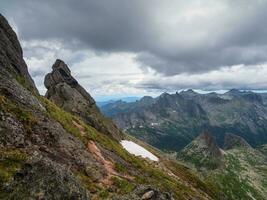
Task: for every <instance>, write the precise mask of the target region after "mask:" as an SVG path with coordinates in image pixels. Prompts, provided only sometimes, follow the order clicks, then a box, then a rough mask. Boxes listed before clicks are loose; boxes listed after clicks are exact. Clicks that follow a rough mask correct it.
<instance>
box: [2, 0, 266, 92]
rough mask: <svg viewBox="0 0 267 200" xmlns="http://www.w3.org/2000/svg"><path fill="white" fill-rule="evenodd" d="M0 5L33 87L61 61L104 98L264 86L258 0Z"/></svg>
mask: <svg viewBox="0 0 267 200" xmlns="http://www.w3.org/2000/svg"><path fill="white" fill-rule="evenodd" d="M0 6H1V8H0V9H1V13H3V14H4V15H5V16H6V17H7V18H8V19H9V21H10V22H12V24H13V26H14V28H16V30H17V32H18V34H19V37H20V38H21V40H22V41H23V49H24V55H25V59H26V62H27V63H28V65H29V68H30V71H31V74H32V75H33V77H34V78H35V80H37V85H38V86H40V87H43V86H42V81H41V79H43V76H44V74H45V73H47V72H48V71H49V70H50V66H51V65H52V62H53V61H54V60H55V59H56V58H57V57H60V58H63V59H65V61H66V62H67V63H68V64H69V65H70V66H71V67H72V66H73V69H72V70H73V71H74V73H75V75H77V77H80V78H81V79H82V81H83V83H85V84H86V85H87V87H88V88H93V89H95V90H98V91H100V90H101V87H103V88H105V89H104V90H110V93H114V92H116V91H115V88H116V89H117V91H118V90H121V91H123V92H125V91H131V92H134V93H142V92H143V93H144V90H146V91H148V90H149V91H151V90H161V91H162V90H167V89H168V90H169V89H170V90H176V89H177V90H178V89H183V88H198V89H214V90H215V89H225V88H232V87H237V88H252V89H267V84H265V82H264V80H265V79H267V74H266V70H265V69H266V66H267V65H266V62H267V26H266V25H265V20H266V19H267V1H264V0H235V1H233V0H218V1H214V0H205V1H199V0H191V1H182V0H170V1H162V0H146V1H144V0H133V1H125V0H97V1H96V0H75V1H74V0H46V1H43V0H23V1H21V0H4V1H1V3H0ZM90 59H91V60H90ZM114 59H118V60H116V61H115V60H114ZM40 66H41V67H40ZM44 66H45V67H44ZM95 68H96V69H95ZM107 69H109V70H108V73H109V74H106V75H105V74H103V73H102V74H101V72H104V71H106V70H107ZM128 69H130V70H128ZM129 73H131V74H134V75H131V76H130V75H128V74H129ZM231 73H235V75H234V76H232V75H231ZM250 74H253V75H254V77H257V80H254V79H253V80H251V79H250V76H249V75H250ZM85 77H87V78H85ZM237 77H238V78H237ZM96 78H98V80H101V81H99V82H98V83H97V84H91V85H90V82H92V79H94V81H95V82H97V80H96ZM89 79H90V80H89ZM129 79H131V80H129ZM43 89H44V88H43ZM103 93H106V91H104V92H103Z"/></svg>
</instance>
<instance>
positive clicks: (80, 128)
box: [72, 120, 86, 136]
mask: <svg viewBox="0 0 267 200" xmlns="http://www.w3.org/2000/svg"><path fill="white" fill-rule="evenodd" d="M72 123H73V124H74V126H76V127H77V128H78V129H79V131H80V133H81V134H82V136H84V135H85V134H86V133H85V129H84V127H83V126H82V125H81V124H79V123H78V122H76V121H75V120H72Z"/></svg>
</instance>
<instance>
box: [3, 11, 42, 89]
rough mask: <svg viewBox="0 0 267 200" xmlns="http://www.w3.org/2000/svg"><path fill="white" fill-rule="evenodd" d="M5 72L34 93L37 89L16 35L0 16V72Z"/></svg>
mask: <svg viewBox="0 0 267 200" xmlns="http://www.w3.org/2000/svg"><path fill="white" fill-rule="evenodd" d="M4 69H5V70H7V71H8V72H9V74H10V75H12V76H13V77H14V78H16V79H17V80H19V81H20V82H22V83H23V84H24V86H27V87H28V88H30V89H31V90H33V91H34V92H37V89H36V87H35V85H34V82H33V80H32V78H31V76H30V75H29V72H28V69H27V65H26V63H25V61H24V60H23V53H22V48H21V46H20V43H19V41H18V38H17V35H16V33H15V32H14V31H13V30H12V28H11V27H10V26H9V24H8V22H7V20H6V19H5V18H4V17H3V16H2V15H1V14H0V70H1V71H3V70H4Z"/></svg>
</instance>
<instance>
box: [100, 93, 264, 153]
mask: <svg viewBox="0 0 267 200" xmlns="http://www.w3.org/2000/svg"><path fill="white" fill-rule="evenodd" d="M262 96H263V94H256V93H253V92H241V91H239V90H235V89H233V90H230V91H229V92H226V93H225V94H217V93H209V94H199V93H196V92H194V91H193V90H188V91H182V92H180V93H176V94H167V93H164V94H162V95H161V96H159V97H157V98H152V97H144V98H143V99H141V100H139V101H137V102H134V103H125V102H115V103H111V104H108V105H105V106H104V107H102V108H101V110H102V111H103V113H105V115H106V116H108V117H111V118H112V119H113V120H114V122H115V123H116V124H117V125H118V126H119V127H121V128H123V129H124V130H126V131H127V132H128V133H130V134H132V135H133V136H135V137H137V138H139V139H142V140H144V141H146V142H147V143H149V144H151V145H153V146H155V147H158V148H160V149H162V150H166V151H179V150H180V149H182V148H183V147H185V146H186V145H187V144H188V143H190V142H191V141H192V139H193V138H194V137H195V136H197V135H198V134H199V133H201V132H203V131H206V130H208V131H209V132H211V133H212V134H213V136H214V137H215V139H216V141H217V142H218V144H219V146H221V147H222V145H223V142H224V135H225V134H226V133H235V134H236V135H238V136H241V137H242V138H244V139H245V140H246V141H247V142H248V143H249V144H250V145H252V146H253V147H256V146H258V145H261V144H264V143H266V142H267V134H266V132H267V107H266V105H265V104H264V103H263V99H262Z"/></svg>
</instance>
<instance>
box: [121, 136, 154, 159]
mask: <svg viewBox="0 0 267 200" xmlns="http://www.w3.org/2000/svg"><path fill="white" fill-rule="evenodd" d="M121 145H122V146H123V148H124V149H126V150H127V151H128V152H129V153H131V154H134V155H136V156H141V157H143V158H149V159H150V160H153V161H158V160H159V159H158V158H157V157H156V156H155V155H153V154H152V153H151V152H149V151H148V150H146V149H145V148H143V147H141V146H140V145H138V144H136V143H134V142H132V141H129V140H122V141H121Z"/></svg>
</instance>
